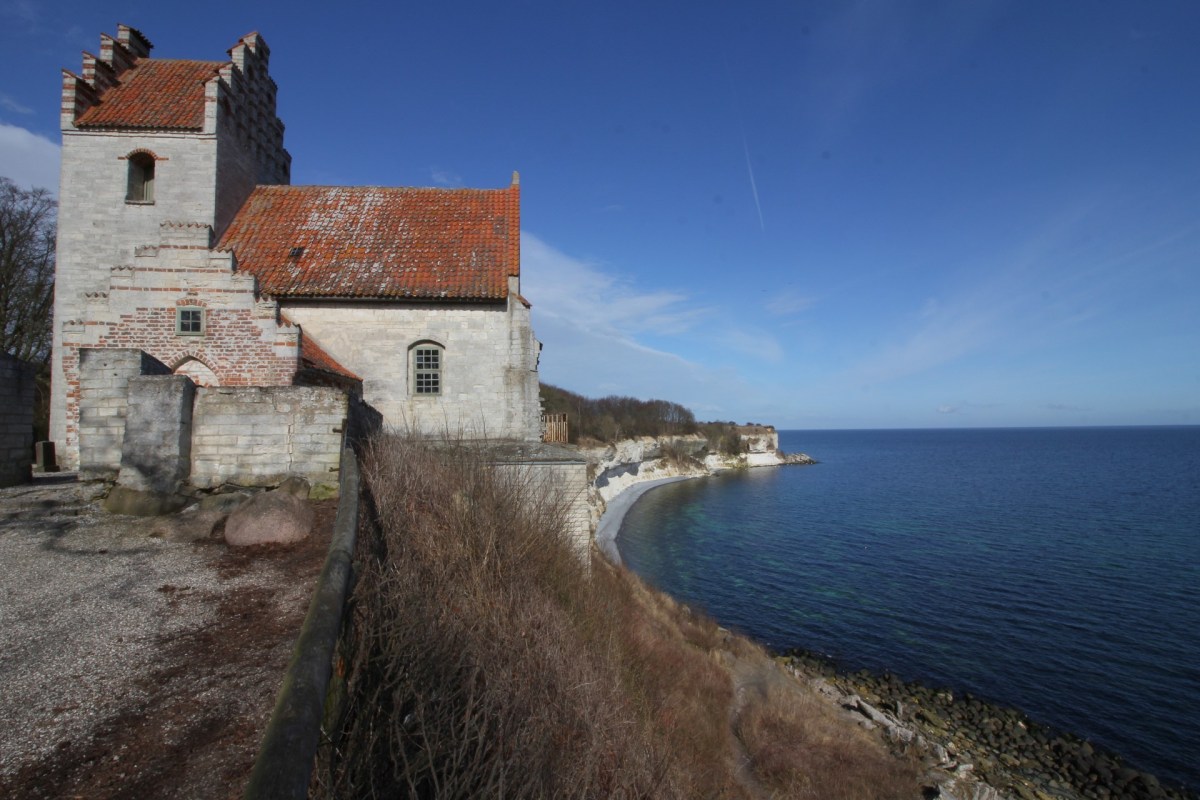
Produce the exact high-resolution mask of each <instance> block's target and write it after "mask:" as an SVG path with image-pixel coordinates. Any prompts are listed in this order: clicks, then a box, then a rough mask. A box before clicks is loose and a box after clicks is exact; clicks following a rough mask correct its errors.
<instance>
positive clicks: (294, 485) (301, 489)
mask: <svg viewBox="0 0 1200 800" xmlns="http://www.w3.org/2000/svg"><path fill="white" fill-rule="evenodd" d="M311 488H312V486H311V485H310V484H309V482H308V481H306V480H305V479H304V478H301V477H300V476H298V475H292V476H291V477H289V478H286V479H284V481H283V483H281V484H279V488H278V489H276V490H275V491H277V492H287V493H288V494H290V495H292V496H293V497H299V498H300V499H301V500H306V499H308V492H309V490H310V489H311Z"/></svg>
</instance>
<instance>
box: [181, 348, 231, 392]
mask: <svg viewBox="0 0 1200 800" xmlns="http://www.w3.org/2000/svg"><path fill="white" fill-rule="evenodd" d="M171 372H173V373H175V374H176V375H187V376H188V377H189V378H191V379H192V382H193V383H195V384H196V385H197V386H220V385H221V379H220V378H219V377H218V375H217V370H216V369H215V368H213V366H212V364H210V363H208V361H207V360H206V359H204V358H202V357H201V356H200V355H199V354H197V353H193V352H190V351H189V352H187V353H185V354H184V355H183V356H182V357H180V358H178V359H176V361H175V363H173V364H172V365H171Z"/></svg>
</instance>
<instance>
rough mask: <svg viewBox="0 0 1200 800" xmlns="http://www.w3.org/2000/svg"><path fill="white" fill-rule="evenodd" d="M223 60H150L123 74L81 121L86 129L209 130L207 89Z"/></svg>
mask: <svg viewBox="0 0 1200 800" xmlns="http://www.w3.org/2000/svg"><path fill="white" fill-rule="evenodd" d="M222 66H223V65H222V64H221V62H219V61H179V60H173V59H160V58H153V59H151V58H147V59H142V60H140V61H138V62H137V64H135V65H134V66H133V67H131V68H130V69H128V70H126V71H125V72H124V73H122V74H121V77H120V78H119V79H118V83H117V85H116V86H113V87H112V88H110V89H108V90H107V91H105V92H104V93H103V94H101V95H100V102H99V103H98V104H97V105H94V106H92V107H91V108H89V109H87V110H86V111H84V112H83V113H82V114H80V115H79V119H77V120H75V124H76V126H78V127H80V128H157V129H161V128H166V129H170V130H196V131H198V130H201V129H203V128H204V84H205V83H206V82H207V81H208V80H209V79H211V78H212V77H213V76H214V75H216V74H217V72H218V70H220V69H221V67H222Z"/></svg>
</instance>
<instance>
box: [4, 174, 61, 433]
mask: <svg viewBox="0 0 1200 800" xmlns="http://www.w3.org/2000/svg"><path fill="white" fill-rule="evenodd" d="M57 223H58V204H57V203H56V202H55V200H54V197H53V196H52V195H51V194H50V192H48V191H47V190H45V189H22V188H21V187H20V186H18V185H17V184H16V183H14V182H13V181H12V180H10V179H9V178H5V177H0V351H3V352H5V353H7V354H9V355H10V356H15V357H17V358H19V359H21V360H22V361H27V362H29V363H32V364H33V365H35V366H36V367H37V370H38V372H37V378H36V385H37V389H38V398H37V404H36V406H35V409H34V428H35V433H34V436H35V438H36V439H39V440H40V439H45V438H46V433H47V419H48V411H49V395H50V391H49V389H50V344H51V335H50V332H51V330H52V319H53V316H54V313H53V312H54V243H55V237H56V235H57Z"/></svg>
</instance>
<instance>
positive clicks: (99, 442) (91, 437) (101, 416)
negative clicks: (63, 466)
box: [79, 348, 171, 480]
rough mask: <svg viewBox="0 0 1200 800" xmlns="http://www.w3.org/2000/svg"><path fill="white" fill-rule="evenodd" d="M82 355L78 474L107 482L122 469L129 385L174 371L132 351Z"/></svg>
mask: <svg viewBox="0 0 1200 800" xmlns="http://www.w3.org/2000/svg"><path fill="white" fill-rule="evenodd" d="M79 355H80V359H79V362H80V364H79V387H80V408H81V412H80V415H79V474H80V477H83V478H85V479H87V480H100V479H104V480H108V479H112V478H115V477H116V476H117V471H118V470H119V469H120V468H121V448H122V445H123V442H124V441H125V419H126V415H127V412H128V408H129V382H130V381H131V380H133V379H134V378H136V377H139V376H141V375H166V374H169V373H170V372H171V370H170V369H168V368H167V366H166V365H164V364H162V363H161V362H159V361H156V360H155V359H153V358H150V357H149V356H147V355H146V354H145V353H143V352H142V351H141V350H137V349H131V348H111V349H105V350H84V351H82V352H81V353H80V354H79Z"/></svg>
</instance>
